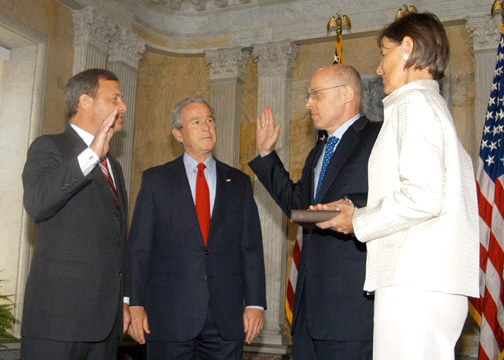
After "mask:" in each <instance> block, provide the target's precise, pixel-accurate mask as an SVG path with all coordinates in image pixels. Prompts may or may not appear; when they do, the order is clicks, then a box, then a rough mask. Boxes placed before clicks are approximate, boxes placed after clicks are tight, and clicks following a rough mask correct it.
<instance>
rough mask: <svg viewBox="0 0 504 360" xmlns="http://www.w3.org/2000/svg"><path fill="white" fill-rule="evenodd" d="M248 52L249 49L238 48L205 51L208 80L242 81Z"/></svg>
mask: <svg viewBox="0 0 504 360" xmlns="http://www.w3.org/2000/svg"><path fill="white" fill-rule="evenodd" d="M250 52H251V49H250V48H244V47H240V46H236V47H233V48H228V49H216V50H207V51H205V64H206V65H207V66H209V69H210V80H222V79H242V77H243V71H244V69H245V65H246V64H247V60H248V58H249V56H250Z"/></svg>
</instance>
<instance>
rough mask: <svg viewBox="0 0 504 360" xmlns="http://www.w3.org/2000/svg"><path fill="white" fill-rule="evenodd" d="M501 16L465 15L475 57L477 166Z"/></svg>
mask: <svg viewBox="0 0 504 360" xmlns="http://www.w3.org/2000/svg"><path fill="white" fill-rule="evenodd" d="M500 24H501V17H500V16H495V17H493V18H492V17H491V16H490V15H471V16H468V17H467V24H466V25H467V29H468V30H469V33H470V35H471V37H472V40H473V44H472V45H473V51H474V58H475V62H476V64H475V75H474V77H475V79H474V86H475V114H474V116H475V121H474V124H475V125H474V126H475V128H474V134H475V137H474V147H473V149H475V150H476V151H474V152H473V153H474V154H473V163H474V164H475V168H477V166H476V164H477V159H478V153H479V150H478V149H479V144H480V141H481V133H482V130H483V124H484V123H485V114H486V111H487V107H488V99H489V97H490V89H491V85H492V80H493V76H494V72H495V64H496V63H497V47H498V46H499V40H500V32H499V26H500Z"/></svg>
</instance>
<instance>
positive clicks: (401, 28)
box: [378, 13, 450, 80]
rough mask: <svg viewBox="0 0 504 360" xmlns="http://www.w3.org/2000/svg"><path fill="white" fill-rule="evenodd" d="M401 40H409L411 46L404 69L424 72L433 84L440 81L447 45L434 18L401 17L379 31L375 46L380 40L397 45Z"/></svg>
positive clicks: (444, 33) (441, 26)
mask: <svg viewBox="0 0 504 360" xmlns="http://www.w3.org/2000/svg"><path fill="white" fill-rule="evenodd" d="M405 36H409V37H410V38H411V39H412V40H413V43H414V47H413V52H412V54H411V56H410V57H409V59H408V60H407V61H406V65H405V68H406V69H407V68H410V67H412V66H413V67H416V68H417V69H420V70H422V69H425V68H428V69H429V73H431V74H432V77H433V78H434V79H435V80H438V79H441V78H443V76H444V71H445V69H446V66H447V65H448V61H449V60H450V45H449V43H448V36H446V31H445V29H444V27H443V25H442V24H441V21H439V19H438V17H437V16H436V15H434V14H431V13H422V14H414V13H410V14H408V15H405V16H403V17H402V18H400V19H398V20H396V21H394V22H393V23H392V24H390V25H388V26H387V27H386V28H384V29H383V30H382V32H381V33H380V35H379V36H378V46H379V47H380V46H381V43H382V40H383V38H384V37H386V38H387V39H389V40H391V41H392V42H394V43H396V44H400V43H401V42H402V41H403V39H404V37H405Z"/></svg>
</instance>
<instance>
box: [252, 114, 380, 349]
mask: <svg viewBox="0 0 504 360" xmlns="http://www.w3.org/2000/svg"><path fill="white" fill-rule="evenodd" d="M379 129H380V124H379V123H372V122H370V121H369V120H368V119H367V118H366V117H364V116H361V117H360V118H359V119H358V120H357V121H356V122H355V123H354V124H353V125H352V126H350V127H349V128H348V129H347V131H346V132H345V133H344V135H343V137H342V138H341V140H340V142H339V144H338V147H337V148H336V150H335V152H334V154H333V156H332V158H331V160H330V162H329V164H328V167H327V172H326V174H325V177H324V179H323V183H322V186H321V189H320V194H319V200H318V202H319V203H329V202H332V201H336V200H339V199H342V198H343V197H345V196H347V197H348V198H349V199H351V200H352V201H353V202H354V204H355V205H356V206H363V205H365V204H366V200H367V191H368V185H367V184H368V178H367V162H368V157H369V154H370V152H371V149H372V147H373V144H374V141H375V139H376V136H377V135H378V132H379ZM326 136H327V134H325V132H324V137H326ZM323 148H324V142H323V141H320V140H319V141H318V142H317V144H316V145H315V147H314V148H313V149H312V150H311V151H310V153H309V155H308V157H307V159H306V162H305V166H304V168H303V171H302V176H301V179H300V180H299V182H297V183H294V182H293V181H292V180H291V179H290V178H289V173H288V172H287V171H286V170H285V168H284V166H283V164H282V162H281V160H280V159H279V157H278V155H277V154H276V152H272V153H271V154H269V155H267V156H265V157H263V158H261V157H260V156H258V157H257V158H255V159H254V160H252V161H251V162H250V163H249V165H250V167H251V168H252V170H253V171H254V173H255V174H256V175H257V177H258V179H259V180H260V181H261V183H262V184H263V185H264V186H265V188H266V189H267V190H268V191H269V193H270V194H271V196H272V197H273V199H274V200H275V201H276V202H277V204H278V205H279V206H280V207H281V208H282V210H283V211H284V212H285V214H286V215H287V216H289V215H290V212H291V210H293V209H307V208H308V207H309V205H311V204H313V203H314V169H315V166H316V165H317V161H318V159H319V157H320V156H321V155H322V153H323ZM365 267H366V247H365V246H364V245H363V244H361V243H360V242H359V241H357V240H356V239H355V238H354V237H353V236H349V235H344V234H340V233H336V232H333V231H326V230H321V229H319V228H316V229H314V230H306V229H304V230H303V247H302V251H301V258H300V261H299V267H298V279H297V285H296V294H295V300H294V319H293V324H292V329H293V331H295V329H296V325H297V319H298V318H299V311H300V299H301V293H303V292H304V299H305V301H306V304H305V305H306V314H305V315H306V318H307V320H308V326H309V331H310V335H311V337H312V338H314V339H318V340H336V341H367V340H371V339H372V324H373V299H372V298H371V297H369V296H367V295H366V294H365V293H364V291H363V285H364V276H365Z"/></svg>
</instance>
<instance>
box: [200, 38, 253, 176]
mask: <svg viewBox="0 0 504 360" xmlns="http://www.w3.org/2000/svg"><path fill="white" fill-rule="evenodd" d="M249 56H250V49H249V48H242V47H234V48H229V49H217V50H207V51H205V63H206V64H207V65H208V66H209V68H210V99H209V102H210V104H211V105H212V107H213V108H214V111H215V118H216V124H217V139H218V141H217V145H216V146H215V150H214V154H215V156H216V157H217V158H218V159H219V160H221V161H223V162H225V163H226V164H229V165H231V166H233V167H236V168H238V167H239V166H240V116H241V96H242V89H243V70H244V68H245V65H246V63H247V60H248V58H249Z"/></svg>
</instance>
